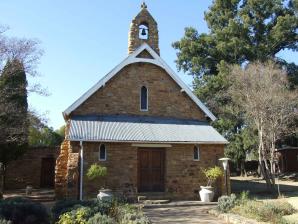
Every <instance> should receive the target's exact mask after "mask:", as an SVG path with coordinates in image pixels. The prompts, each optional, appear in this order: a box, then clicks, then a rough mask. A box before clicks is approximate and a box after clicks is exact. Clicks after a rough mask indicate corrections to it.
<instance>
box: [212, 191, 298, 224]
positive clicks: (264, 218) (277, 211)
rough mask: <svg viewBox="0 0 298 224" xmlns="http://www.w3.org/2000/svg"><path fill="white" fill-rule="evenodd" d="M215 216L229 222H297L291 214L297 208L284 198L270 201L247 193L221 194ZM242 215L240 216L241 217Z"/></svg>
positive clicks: (277, 223)
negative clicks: (249, 195)
mask: <svg viewBox="0 0 298 224" xmlns="http://www.w3.org/2000/svg"><path fill="white" fill-rule="evenodd" d="M217 210H218V212H217V213H216V212H215V214H216V215H217V216H222V217H221V218H224V219H225V220H227V219H229V220H227V221H229V222H231V223H254V222H253V221H252V220H255V221H256V222H255V223H259V222H267V223H273V224H293V223H298V222H296V220H295V219H293V218H292V216H293V215H294V216H295V213H296V212H297V210H296V209H295V208H294V207H293V206H292V205H291V204H290V203H288V202H287V201H286V200H285V199H276V200H271V201H259V200H255V199H250V198H249V197H248V194H247V193H242V194H240V195H239V196H238V197H236V195H234V194H232V195H231V196H222V197H220V198H219V200H218V208H217ZM241 217H242V218H241Z"/></svg>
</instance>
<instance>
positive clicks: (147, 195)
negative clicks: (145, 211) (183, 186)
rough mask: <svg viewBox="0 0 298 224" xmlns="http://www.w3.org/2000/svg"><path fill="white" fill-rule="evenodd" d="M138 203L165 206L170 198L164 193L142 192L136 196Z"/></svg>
mask: <svg viewBox="0 0 298 224" xmlns="http://www.w3.org/2000/svg"><path fill="white" fill-rule="evenodd" d="M137 198H138V202H139V203H142V204H165V203H169V202H170V196H169V195H168V194H167V193H165V192H144V193H140V194H139V195H138V197H137Z"/></svg>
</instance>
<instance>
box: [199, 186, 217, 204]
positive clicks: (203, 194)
mask: <svg viewBox="0 0 298 224" xmlns="http://www.w3.org/2000/svg"><path fill="white" fill-rule="evenodd" d="M199 193H200V198H201V201H202V202H211V201H212V200H213V197H214V191H213V187H209V186H206V187H204V186H201V190H200V192H199Z"/></svg>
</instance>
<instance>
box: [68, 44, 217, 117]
mask: <svg viewBox="0 0 298 224" xmlns="http://www.w3.org/2000/svg"><path fill="white" fill-rule="evenodd" d="M145 49H146V50H147V51H148V53H149V54H150V55H151V56H152V57H153V59H148V58H138V57H137V55H138V54H140V53H141V52H142V51H143V50H145ZM138 62H144V63H151V64H154V65H157V66H159V67H161V68H162V69H164V70H165V71H166V72H167V73H168V75H170V76H171V78H172V79H173V80H174V81H175V82H176V83H177V84H178V85H179V86H180V87H181V90H183V91H185V92H186V94H187V95H188V96H189V97H190V98H191V99H192V100H193V101H194V103H196V104H197V106H198V107H199V108H200V109H201V110H202V111H203V112H204V113H205V114H206V115H207V116H208V117H210V119H211V120H213V121H214V120H216V117H215V116H214V115H213V113H212V112H211V111H210V110H209V109H208V108H207V107H206V106H205V105H204V104H203V103H202V102H201V101H200V100H199V99H198V98H197V97H196V96H195V95H194V93H193V92H192V91H191V90H190V88H189V87H188V86H187V85H186V84H185V83H184V82H183V81H182V80H181V79H180V77H179V76H178V75H176V73H175V72H174V71H173V70H172V69H171V67H170V66H168V65H167V63H166V62H165V61H164V60H163V59H162V58H161V57H160V56H159V55H158V54H157V53H156V52H155V51H154V50H153V49H152V48H151V47H150V46H149V45H148V44H147V43H143V44H142V45H141V46H140V47H139V48H137V49H136V50H135V51H134V52H133V53H132V54H130V55H129V56H128V57H126V58H125V59H124V60H123V61H122V62H121V63H120V64H118V65H117V66H116V67H115V68H113V69H112V70H111V71H110V72H109V73H108V74H107V75H105V76H104V77H103V78H102V79H100V80H99V81H98V82H97V83H96V84H95V85H94V86H92V87H91V88H90V89H89V90H88V91H87V92H85V93H84V94H83V95H82V96H81V97H80V98H78V99H77V100H76V101H75V102H74V103H73V104H72V105H71V106H69V107H68V108H67V109H66V110H65V111H64V112H63V116H64V118H65V119H67V117H68V115H69V114H70V113H71V112H72V111H73V110H75V109H76V108H77V107H79V106H80V105H81V104H82V103H83V102H84V101H85V100H87V99H88V98H89V97H90V96H91V95H92V94H94V93H95V92H96V91H97V90H99V89H100V88H101V87H103V86H104V85H105V84H106V82H108V81H109V80H110V79H111V78H112V77H114V76H115V75H116V74H117V73H118V72H119V71H120V70H121V69H123V68H124V67H125V66H127V65H130V64H133V63H138Z"/></svg>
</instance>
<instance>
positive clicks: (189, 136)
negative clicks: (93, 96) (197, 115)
mask: <svg viewBox="0 0 298 224" xmlns="http://www.w3.org/2000/svg"><path fill="white" fill-rule="evenodd" d="M68 139H69V140H73V141H79V140H83V141H113V142H114V141H119V142H167V143H174V142H177V143H187V142H198V143H200V142H201V143H221V144H226V143H228V142H227V140H226V139H225V138H224V137H223V136H221V135H220V134H219V133H218V132H217V131H216V130H215V129H214V128H213V127H212V126H210V125H209V124H208V123H205V122H199V121H194V120H180V119H165V118H156V117H129V116H89V117H85V116H84V117H83V116H82V117H74V118H73V119H72V120H71V121H70V131H69V136H68Z"/></svg>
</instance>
